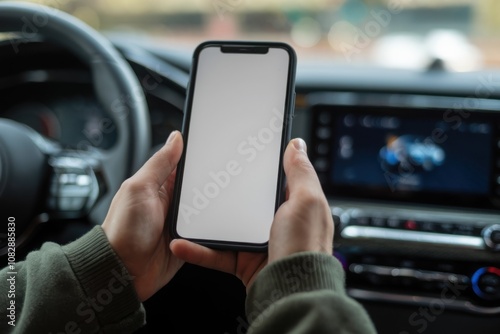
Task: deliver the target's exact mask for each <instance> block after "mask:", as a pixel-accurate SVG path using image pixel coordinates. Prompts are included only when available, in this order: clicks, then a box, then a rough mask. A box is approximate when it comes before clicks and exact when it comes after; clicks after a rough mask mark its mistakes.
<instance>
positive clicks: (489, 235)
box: [483, 224, 500, 251]
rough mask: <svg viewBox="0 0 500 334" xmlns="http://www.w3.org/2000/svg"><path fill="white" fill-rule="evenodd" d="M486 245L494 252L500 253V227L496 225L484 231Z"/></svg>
mask: <svg viewBox="0 0 500 334" xmlns="http://www.w3.org/2000/svg"><path fill="white" fill-rule="evenodd" d="M483 239H484V243H485V244H486V246H487V247H488V248H490V249H491V250H494V251H500V225H499V224H495V225H491V226H488V227H486V228H485V229H484V230H483Z"/></svg>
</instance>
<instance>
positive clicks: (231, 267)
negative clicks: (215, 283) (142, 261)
mask: <svg viewBox="0 0 500 334" xmlns="http://www.w3.org/2000/svg"><path fill="white" fill-rule="evenodd" d="M170 250H171V251H172V253H173V254H174V255H175V256H176V257H177V258H179V259H181V260H183V261H185V262H188V263H191V264H195V265H198V266H202V267H205V268H209V269H215V270H219V271H223V272H226V273H229V274H233V275H235V274H236V272H235V270H236V269H235V268H236V254H235V253H234V252H231V251H217V250H214V249H210V248H207V247H205V246H202V245H198V244H195V243H194V242H191V241H188V240H184V239H175V240H172V242H171V243H170Z"/></svg>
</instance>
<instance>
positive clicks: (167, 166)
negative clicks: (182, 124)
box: [134, 131, 183, 187]
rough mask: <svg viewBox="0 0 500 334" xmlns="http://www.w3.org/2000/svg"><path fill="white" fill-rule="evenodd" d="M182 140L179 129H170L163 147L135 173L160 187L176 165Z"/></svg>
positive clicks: (179, 156) (180, 153)
mask: <svg viewBox="0 0 500 334" xmlns="http://www.w3.org/2000/svg"><path fill="white" fill-rule="evenodd" d="M182 149H183V140H182V135H181V133H180V132H179V131H172V133H171V134H170V136H169V137H168V139H167V142H166V143H165V145H163V147H162V148H161V149H160V150H159V151H158V152H156V153H155V154H154V155H153V156H152V157H151V158H150V159H149V160H148V161H146V163H145V164H144V166H142V167H141V169H139V170H138V171H137V173H136V174H135V176H134V178H135V179H136V180H138V181H142V182H154V183H155V184H157V185H158V187H161V186H162V185H163V184H164V183H165V181H166V180H167V178H168V176H169V175H170V174H172V172H173V171H174V170H175V168H176V167H177V164H178V163H179V160H180V158H181V155H182Z"/></svg>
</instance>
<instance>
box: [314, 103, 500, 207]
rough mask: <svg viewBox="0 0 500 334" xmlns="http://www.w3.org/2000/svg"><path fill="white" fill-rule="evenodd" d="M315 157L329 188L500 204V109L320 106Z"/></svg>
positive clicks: (341, 192) (458, 202) (316, 117)
mask: <svg viewBox="0 0 500 334" xmlns="http://www.w3.org/2000/svg"><path fill="white" fill-rule="evenodd" d="M312 114H313V122H312V124H311V125H312V129H313V131H314V133H313V136H312V143H311V144H312V145H311V148H312V150H311V157H312V159H313V162H314V164H315V167H316V170H317V171H318V174H319V175H320V178H321V181H322V184H323V186H324V189H325V192H326V193H327V194H328V195H335V196H348V197H357V198H362V197H368V198H370V199H381V200H387V199H389V200H402V201H412V202H423V203H432V204H440V203H442V204H447V205H448V204H452V205H467V206H472V207H492V206H493V207H495V208H498V207H499V204H498V203H499V202H500V115H496V114H495V113H491V112H477V113H472V112H471V113H467V114H465V113H463V115H464V116H463V117H459V115H458V114H454V113H450V112H448V111H447V110H437V109H436V110H435V109H420V110H416V109H415V110H414V109H409V108H407V109H404V108H385V109H384V108H374V107H371V108H366V107H365V108H361V107H347V106H315V107H314V108H313V110H312Z"/></svg>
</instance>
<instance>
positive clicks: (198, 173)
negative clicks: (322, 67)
mask: <svg viewBox="0 0 500 334" xmlns="http://www.w3.org/2000/svg"><path fill="white" fill-rule="evenodd" d="M295 68H296V55H295V52H294V50H293V49H292V48H291V47H290V46H289V45H287V44H285V43H274V42H269V43H267V42H235V41H231V42H229V41H220V42H217V41H213V42H205V43H203V44H201V45H199V46H198V47H197V48H196V50H195V51H194V55H193V64H192V68H191V78H190V83H189V87H188V97H187V100H186V105H185V111H184V122H183V128H182V133H183V136H184V152H183V155H182V157H181V160H180V162H179V164H178V167H177V176H176V184H175V190H174V198H173V201H172V209H171V210H172V211H171V214H172V220H173V221H172V224H170V225H171V228H172V231H171V232H172V235H173V236H174V237H176V238H185V239H189V240H192V241H194V242H197V243H200V244H203V245H206V246H209V247H212V248H229V249H238V250H247V251H264V250H266V249H267V243H268V241H269V232H270V228H271V224H272V222H273V219H274V214H275V212H276V210H277V209H278V207H279V205H280V204H281V203H282V202H283V200H284V172H283V168H282V159H283V152H284V149H285V146H286V144H287V143H288V141H289V140H290V129H291V122H292V118H293V107H294V99H295V92H294V87H295Z"/></svg>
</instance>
